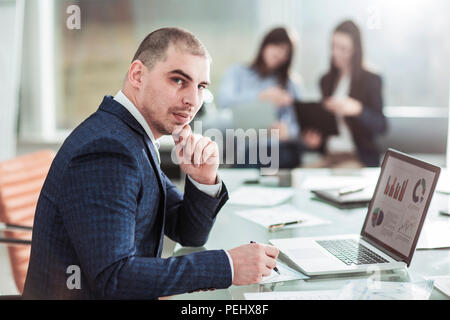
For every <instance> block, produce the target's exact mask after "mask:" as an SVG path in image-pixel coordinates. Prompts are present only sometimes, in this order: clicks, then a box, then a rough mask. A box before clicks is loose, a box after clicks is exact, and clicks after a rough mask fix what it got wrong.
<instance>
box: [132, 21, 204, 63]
mask: <svg viewBox="0 0 450 320" xmlns="http://www.w3.org/2000/svg"><path fill="white" fill-rule="evenodd" d="M171 44H173V45H175V46H176V47H177V49H180V50H182V51H186V52H188V53H190V54H193V55H196V56H204V57H206V58H208V59H209V61H211V56H210V55H209V53H208V50H206V47H205V46H204V45H203V44H202V43H201V42H200V40H199V39H198V38H197V37H196V36H195V35H194V34H192V33H191V32H189V31H187V30H184V29H181V28H161V29H158V30H155V31H153V32H152V33H150V34H148V35H147V36H146V37H145V39H144V40H142V42H141V44H140V45H139V48H138V49H137V51H136V53H135V54H134V57H133V60H132V61H131V62H133V61H135V60H140V61H141V62H142V63H143V64H144V65H145V66H146V67H147V68H148V69H151V68H153V66H154V65H155V64H156V62H158V61H162V60H165V59H166V57H167V56H166V53H167V49H168V48H169V45H171Z"/></svg>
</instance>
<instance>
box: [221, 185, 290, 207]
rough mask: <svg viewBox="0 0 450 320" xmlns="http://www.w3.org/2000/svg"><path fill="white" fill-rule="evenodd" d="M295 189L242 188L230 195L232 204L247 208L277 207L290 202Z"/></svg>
mask: <svg viewBox="0 0 450 320" xmlns="http://www.w3.org/2000/svg"><path fill="white" fill-rule="evenodd" d="M293 195H294V189H293V188H270V187H260V186H242V187H240V188H239V189H237V190H235V191H232V192H231V193H230V200H229V203H230V204H234V205H245V206H275V205H278V204H280V203H283V202H285V201H287V200H289V199H290V198H291V197H292V196H293Z"/></svg>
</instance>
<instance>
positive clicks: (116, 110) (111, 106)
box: [100, 96, 166, 195]
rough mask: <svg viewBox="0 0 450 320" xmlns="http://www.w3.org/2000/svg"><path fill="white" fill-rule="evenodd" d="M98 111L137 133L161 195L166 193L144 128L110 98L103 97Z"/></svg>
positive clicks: (152, 147)
mask: <svg viewBox="0 0 450 320" xmlns="http://www.w3.org/2000/svg"><path fill="white" fill-rule="evenodd" d="M100 110H102V111H105V112H108V113H111V114H114V115H115V116H117V117H119V118H120V119H121V120H122V121H124V122H125V123H126V124H127V125H128V126H129V127H130V128H131V129H133V130H134V131H136V132H137V133H139V134H140V135H141V136H142V137H143V139H144V141H145V145H146V150H147V156H148V158H149V159H150V163H151V165H152V167H153V170H154V171H155V173H156V177H157V180H158V184H159V187H160V189H161V191H162V192H163V194H164V195H165V193H166V190H165V189H166V188H165V183H164V179H163V178H162V176H161V169H160V168H159V162H158V156H157V155H156V151H155V150H154V146H153V143H152V142H151V140H150V138H149V137H148V135H147V133H146V132H145V130H144V128H142V126H141V125H140V124H139V122H138V121H137V120H136V118H134V117H133V115H132V114H131V113H130V112H128V110H127V109H126V108H125V107H124V106H122V105H121V104H120V103H119V102H117V101H116V100H114V99H113V97H112V96H105V97H104V98H103V102H102V103H101V104H100Z"/></svg>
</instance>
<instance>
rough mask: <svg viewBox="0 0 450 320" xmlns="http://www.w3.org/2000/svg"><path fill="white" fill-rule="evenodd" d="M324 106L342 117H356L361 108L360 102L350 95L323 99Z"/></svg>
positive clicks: (359, 113)
mask: <svg viewBox="0 0 450 320" xmlns="http://www.w3.org/2000/svg"><path fill="white" fill-rule="evenodd" d="M324 106H325V109H327V110H328V111H330V112H333V113H334V114H337V115H341V116H343V117H358V116H359V115H361V113H362V110H363V106H362V104H361V102H359V101H358V100H356V99H353V98H350V97H348V98H342V99H338V98H334V97H330V98H327V99H325V101H324Z"/></svg>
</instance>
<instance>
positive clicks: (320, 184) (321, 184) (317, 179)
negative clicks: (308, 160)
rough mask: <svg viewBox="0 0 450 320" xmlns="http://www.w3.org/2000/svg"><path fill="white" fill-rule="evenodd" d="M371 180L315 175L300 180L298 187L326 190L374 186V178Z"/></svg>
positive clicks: (358, 177) (357, 177)
mask: <svg viewBox="0 0 450 320" xmlns="http://www.w3.org/2000/svg"><path fill="white" fill-rule="evenodd" d="M372 180H373V179H370V178H369V179H368V178H367V177H361V176H356V177H355V176H330V175H323V176H322V175H315V176H311V177H307V178H306V179H305V180H304V181H303V182H301V184H300V188H301V189H304V190H327V189H338V188H344V187H353V186H368V185H373V186H375V184H376V180H373V181H372Z"/></svg>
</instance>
